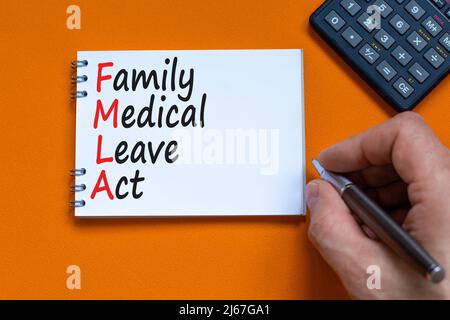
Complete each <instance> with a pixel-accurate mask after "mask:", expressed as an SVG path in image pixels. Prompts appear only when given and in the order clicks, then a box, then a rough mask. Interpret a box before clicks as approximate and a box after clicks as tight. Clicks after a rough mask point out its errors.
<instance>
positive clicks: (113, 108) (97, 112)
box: [94, 99, 119, 129]
mask: <svg viewBox="0 0 450 320" xmlns="http://www.w3.org/2000/svg"><path fill="white" fill-rule="evenodd" d="M118 106H119V100H117V99H114V101H113V103H112V104H111V106H110V107H109V109H108V112H107V113H105V109H103V104H102V102H101V101H100V99H99V100H97V109H95V118H94V129H97V127H98V116H99V115H100V114H101V115H102V119H103V121H106V120H107V119H108V118H109V116H110V115H111V113H113V111H114V119H113V126H114V128H117V109H118Z"/></svg>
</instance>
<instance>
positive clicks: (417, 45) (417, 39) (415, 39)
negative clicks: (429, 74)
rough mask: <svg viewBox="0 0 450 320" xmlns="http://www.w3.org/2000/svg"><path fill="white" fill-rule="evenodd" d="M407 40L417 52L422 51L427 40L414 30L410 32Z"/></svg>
mask: <svg viewBox="0 0 450 320" xmlns="http://www.w3.org/2000/svg"><path fill="white" fill-rule="evenodd" d="M406 40H408V42H409V43H410V44H411V45H412V46H413V47H414V49H416V50H417V51H418V52H420V51H422V50H423V49H424V48H425V47H426V46H427V42H426V41H425V39H424V38H422V37H421V36H420V35H419V34H418V33H417V32H416V31H414V32H413V33H411V34H410V35H409V37H408V38H406Z"/></svg>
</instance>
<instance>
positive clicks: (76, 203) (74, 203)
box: [69, 200, 86, 208]
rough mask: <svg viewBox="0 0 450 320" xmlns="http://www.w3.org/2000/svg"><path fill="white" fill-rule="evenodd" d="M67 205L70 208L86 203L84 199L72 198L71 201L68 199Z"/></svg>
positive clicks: (79, 206) (82, 205)
mask: <svg viewBox="0 0 450 320" xmlns="http://www.w3.org/2000/svg"><path fill="white" fill-rule="evenodd" d="M69 205H70V206H71V207H72V208H81V207H84V206H85V205H86V202H85V201H84V200H72V201H69Z"/></svg>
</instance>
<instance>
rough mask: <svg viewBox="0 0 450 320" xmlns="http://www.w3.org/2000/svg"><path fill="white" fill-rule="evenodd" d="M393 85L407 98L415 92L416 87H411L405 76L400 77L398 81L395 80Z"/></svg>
mask: <svg viewBox="0 0 450 320" xmlns="http://www.w3.org/2000/svg"><path fill="white" fill-rule="evenodd" d="M393 87H394V88H395V90H397V91H398V92H399V93H400V94H401V95H402V97H403V98H405V99H406V98H408V97H409V96H410V95H411V94H412V93H413V92H414V88H413V87H411V85H410V84H409V83H408V82H406V81H405V79H403V78H399V79H398V80H397V81H395V83H394V84H393Z"/></svg>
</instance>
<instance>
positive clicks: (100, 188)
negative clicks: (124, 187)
mask: <svg viewBox="0 0 450 320" xmlns="http://www.w3.org/2000/svg"><path fill="white" fill-rule="evenodd" d="M102 181H103V185H102V186H100V184H101V182H102ZM102 191H106V192H107V193H108V197H109V198H110V199H111V200H112V199H114V196H113V194H112V192H111V189H110V188H109V184H108V179H107V178H106V172H105V170H102V172H101V173H100V175H99V176H98V180H97V183H96V184H95V187H94V190H92V193H91V199H94V198H95V196H96V195H97V193H98V192H102Z"/></svg>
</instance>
